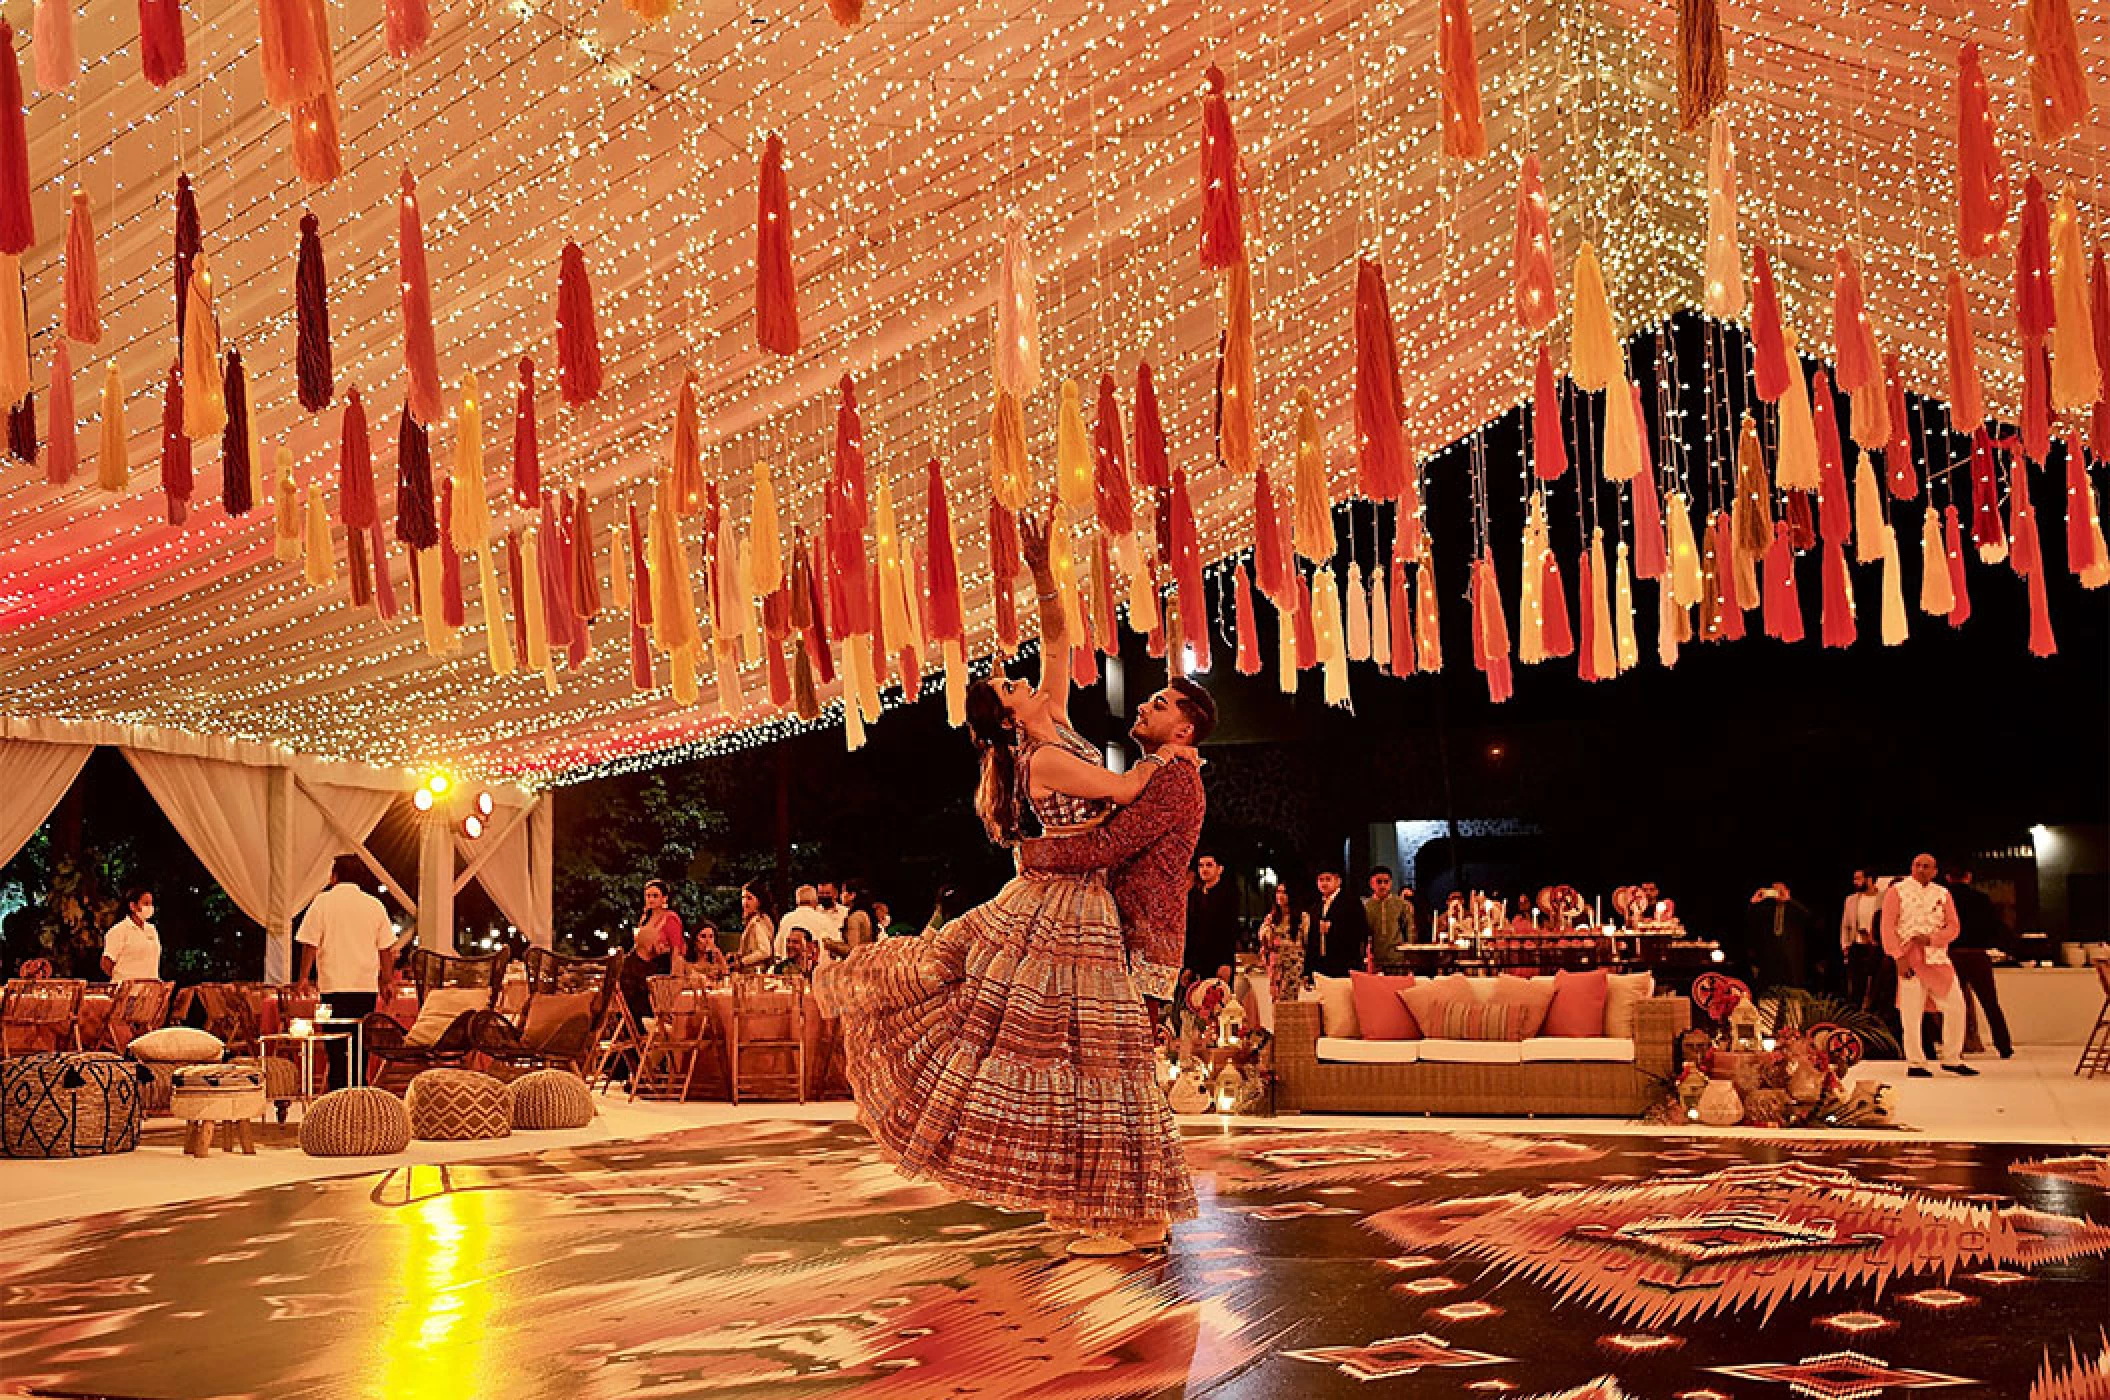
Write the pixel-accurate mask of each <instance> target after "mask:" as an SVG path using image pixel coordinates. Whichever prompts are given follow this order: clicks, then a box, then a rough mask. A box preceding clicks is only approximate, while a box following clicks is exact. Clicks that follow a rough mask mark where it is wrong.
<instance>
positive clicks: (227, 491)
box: [220, 350, 256, 515]
mask: <svg viewBox="0 0 2110 1400" xmlns="http://www.w3.org/2000/svg"><path fill="white" fill-rule="evenodd" d="M224 379H225V383H226V391H225V392H226V395H227V425H226V426H225V427H223V428H222V429H221V430H220V505H221V508H222V509H224V510H225V511H226V512H227V513H228V514H229V515H247V514H248V513H249V511H250V509H251V508H252V507H253V506H254V505H255V504H256V492H255V481H256V478H255V476H254V474H253V473H254V468H253V467H252V465H251V463H250V461H249V380H248V376H247V375H245V374H244V373H243V372H242V352H241V351H239V350H229V351H228V352H227V372H226V375H225V376H224Z"/></svg>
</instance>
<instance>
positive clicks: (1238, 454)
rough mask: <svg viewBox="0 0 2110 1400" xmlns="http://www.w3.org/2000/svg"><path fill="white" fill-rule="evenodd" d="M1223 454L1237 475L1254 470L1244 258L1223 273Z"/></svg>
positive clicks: (1249, 292)
mask: <svg viewBox="0 0 2110 1400" xmlns="http://www.w3.org/2000/svg"><path fill="white" fill-rule="evenodd" d="M1222 387H1223V416H1222V449H1221V450H1222V454H1223V461H1224V465H1225V466H1227V467H1229V468H1230V469H1231V470H1232V471H1234V472H1237V473H1238V474H1239V475H1240V476H1245V475H1248V474H1250V473H1251V472H1252V470H1253V467H1254V456H1253V450H1254V449H1253V444H1254V441H1255V439H1256V437H1257V433H1256V430H1255V428H1254V426H1253V414H1254V410H1255V408H1256V407H1257V403H1256V398H1257V396H1258V393H1259V390H1258V389H1257V388H1256V386H1255V383H1254V375H1253V278H1252V271H1251V269H1250V268H1248V267H1247V266H1246V263H1245V261H1244V259H1240V260H1239V261H1237V262H1234V263H1232V264H1231V266H1230V268H1229V269H1228V270H1227V271H1226V272H1225V273H1224V340H1223V384H1222Z"/></svg>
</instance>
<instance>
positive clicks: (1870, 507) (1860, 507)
mask: <svg viewBox="0 0 2110 1400" xmlns="http://www.w3.org/2000/svg"><path fill="white" fill-rule="evenodd" d="M1860 458H1861V460H1860V461H1859V462H1858V463H1857V464H1856V465H1855V467H1854V562H1855V563H1857V564H1873V563H1875V562H1876V561H1877V560H1878V559H1885V558H1888V557H1890V556H1891V555H1892V554H1895V553H1896V552H1897V550H1896V546H1897V540H1896V538H1895V537H1894V536H1893V535H1891V533H1890V527H1889V526H1888V525H1886V524H1884V523H1883V492H1882V488H1880V487H1879V486H1877V485H1876V473H1875V468H1874V467H1872V466H1870V465H1869V462H1868V453H1867V452H1866V451H1863V452H1862V453H1861V454H1860Z"/></svg>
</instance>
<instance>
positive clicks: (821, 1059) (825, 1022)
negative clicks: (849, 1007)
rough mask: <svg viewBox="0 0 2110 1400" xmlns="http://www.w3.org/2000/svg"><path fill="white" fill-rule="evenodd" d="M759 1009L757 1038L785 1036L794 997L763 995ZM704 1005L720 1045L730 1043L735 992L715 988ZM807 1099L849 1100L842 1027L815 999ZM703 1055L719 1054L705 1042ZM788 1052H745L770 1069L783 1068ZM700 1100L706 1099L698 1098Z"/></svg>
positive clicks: (809, 1025)
mask: <svg viewBox="0 0 2110 1400" xmlns="http://www.w3.org/2000/svg"><path fill="white" fill-rule="evenodd" d="M757 1003H758V1005H759V1006H760V1007H761V1008H762V1010H763V1011H764V1012H765V1013H767V1012H769V1011H771V1010H772V1009H773V1010H774V1012H775V1014H774V1015H765V1016H764V1017H763V1018H762V1019H761V1020H760V1022H759V1024H757V1025H756V1027H755V1031H756V1034H757V1035H760V1036H763V1037H765V1038H775V1037H778V1036H782V1035H783V1034H785V1032H786V1030H787V1029H788V1028H789V1025H790V1021H791V993H790V992H763V993H762V994H761V995H760V996H759V997H758V998H757ZM704 1005H705V1006H707V1007H708V1008H709V1009H710V1017H711V1025H712V1028H713V1029H714V1030H715V1031H716V1032H717V1035H718V1041H717V1044H718V1045H725V1044H729V1043H731V1039H732V1034H733V989H732V988H731V987H713V988H711V989H710V990H709V991H707V992H705V993H704ZM803 1039H804V1040H805V1042H806V1097H807V1098H809V1099H840V1098H848V1097H849V1096H850V1085H849V1080H848V1079H847V1077H846V1076H845V1075H844V1073H843V1054H842V1023H841V1022H840V1021H837V1020H835V1019H834V1018H833V1017H826V1016H822V1015H821V1014H820V1012H819V1010H818V1009H817V1008H816V1007H815V1006H814V1004H813V997H812V994H811V993H808V995H807V997H806V1029H805V1035H804V1037H803ZM703 1053H705V1054H714V1053H717V1051H716V1048H715V1046H714V1045H713V1043H712V1042H709V1041H706V1042H705V1044H704V1050H703ZM789 1053H790V1052H789V1051H786V1050H751V1051H747V1052H745V1054H747V1055H752V1056H755V1057H758V1058H759V1057H763V1056H767V1057H769V1058H771V1059H772V1060H775V1061H776V1063H775V1064H773V1065H771V1066H770V1068H771V1069H776V1068H778V1067H779V1066H782V1067H783V1068H785V1069H787V1070H788V1068H789V1066H785V1065H783V1058H784V1057H785V1056H786V1055H788V1054H789ZM698 1097H703V1096H702V1095H700V1094H699V1095H698Z"/></svg>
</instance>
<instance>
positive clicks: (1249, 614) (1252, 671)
mask: <svg viewBox="0 0 2110 1400" xmlns="http://www.w3.org/2000/svg"><path fill="white" fill-rule="evenodd" d="M1231 573H1232V575H1233V576H1234V577H1233V585H1232V586H1233V587H1234V588H1235V589H1236V594H1237V596H1236V601H1235V605H1234V606H1235V613H1236V616H1237V620H1238V674H1239V675H1241V676H1257V675H1259V674H1260V617H1259V613H1258V610H1257V609H1256V608H1255V607H1254V606H1253V580H1252V577H1251V575H1250V574H1248V573H1247V571H1246V566H1245V565H1243V564H1234V565H1232V566H1231Z"/></svg>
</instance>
